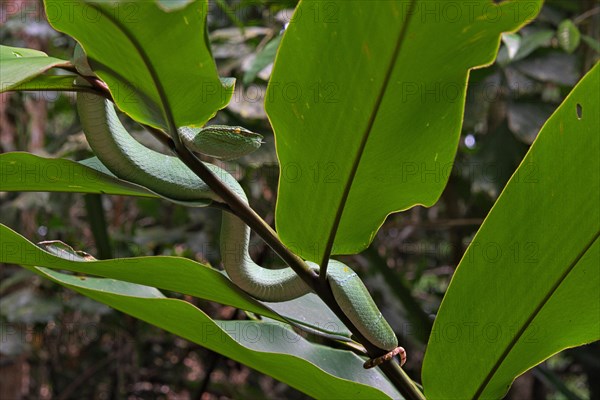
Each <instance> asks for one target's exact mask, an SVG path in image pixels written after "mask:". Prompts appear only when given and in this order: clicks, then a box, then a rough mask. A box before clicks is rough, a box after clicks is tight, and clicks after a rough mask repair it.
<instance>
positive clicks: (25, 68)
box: [0, 45, 71, 93]
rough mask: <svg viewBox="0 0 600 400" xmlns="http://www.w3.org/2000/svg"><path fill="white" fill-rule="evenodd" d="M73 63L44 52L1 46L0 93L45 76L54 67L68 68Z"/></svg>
mask: <svg viewBox="0 0 600 400" xmlns="http://www.w3.org/2000/svg"><path fill="white" fill-rule="evenodd" d="M70 65H71V63H70V62H69V61H66V60H61V59H58V58H54V57H48V55H47V54H46V53H44V52H41V51H38V50H33V49H23V48H19V47H9V46H2V45H0V70H1V71H2V74H0V93H2V92H6V91H8V90H13V88H15V87H17V86H19V85H20V84H22V83H24V82H26V81H28V80H30V79H32V78H35V77H36V76H38V75H41V74H43V73H44V72H46V71H48V70H49V69H51V68H54V67H68V66H70Z"/></svg>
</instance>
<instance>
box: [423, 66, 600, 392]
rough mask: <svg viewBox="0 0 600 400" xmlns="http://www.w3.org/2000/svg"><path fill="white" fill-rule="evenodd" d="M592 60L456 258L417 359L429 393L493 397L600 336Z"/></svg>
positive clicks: (598, 101)
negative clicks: (527, 373)
mask: <svg viewBox="0 0 600 400" xmlns="http://www.w3.org/2000/svg"><path fill="white" fill-rule="evenodd" d="M599 86H600V65H597V66H596V67H595V68H594V69H593V70H592V71H591V72H590V73H589V74H588V75H587V76H586V77H585V78H584V79H583V80H582V81H581V82H580V83H579V84H578V85H577V87H576V88H575V89H574V90H573V92H572V93H571V94H570V95H569V97H568V98H567V99H566V100H565V101H564V103H563V104H562V105H561V106H560V108H559V109H558V110H557V111H556V113H555V114H554V115H553V116H552V117H551V118H550V119H549V120H548V122H547V123H546V125H545V126H544V128H543V129H542V131H541V132H540V134H539V136H538V138H537V139H536V141H535V143H534V144H533V146H532V147H531V149H530V151H529V153H528V154H527V156H526V157H525V159H524V160H523V162H522V164H521V166H520V167H519V169H518V170H517V172H516V173H515V174H514V176H513V177H512V178H511V180H510V182H509V183H508V185H507V186H506V188H505V189H504V191H503V193H502V195H501V196H500V198H499V199H498V201H497V203H496V205H495V206H494V208H493V209H492V211H491V212H490V214H489V215H488V217H487V218H486V220H485V222H484V224H483V225H482V226H481V229H480V230H479V232H478V233H477V235H476V236H475V238H474V240H473V242H472V243H471V245H470V246H469V248H468V250H467V252H466V253H465V256H464V257H463V259H462V261H461V263H460V265H459V267H458V269H457V271H456V273H455V275H454V277H453V279H452V283H451V284H450V287H449V289H448V292H447V294H446V296H445V298H444V300H443V302H442V305H441V308H440V311H439V314H438V316H437V318H436V320H435V324H434V327H433V333H432V335H431V337H430V340H429V345H428V348H427V353H426V355H425V361H424V365H423V385H424V387H425V394H426V396H427V398H428V399H473V398H500V397H502V395H503V394H504V393H505V392H506V391H507V389H508V387H509V386H510V384H511V382H512V381H513V379H514V378H515V377H516V376H518V375H520V374H522V373H523V372H524V371H526V370H527V369H529V368H531V367H532V366H534V365H536V364H538V363H540V362H541V361H543V360H544V359H546V358H548V357H549V356H551V355H552V354H555V353H557V352H559V351H560V350H563V349H565V348H568V347H573V346H578V345H581V344H584V343H588V342H591V341H594V340H598V339H600V319H598V315H600V302H599V301H598V299H599V298H600V271H599V268H598V265H600V240H598V237H599V235H600V208H599V207H598V205H599V204H600V158H599V157H598V154H600V135H598V132H600V119H599V118H598V112H599V111H600V98H599V97H598V87H599Z"/></svg>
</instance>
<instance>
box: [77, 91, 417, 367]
mask: <svg viewBox="0 0 600 400" xmlns="http://www.w3.org/2000/svg"><path fill="white" fill-rule="evenodd" d="M77 108H78V111H79V115H80V118H81V124H82V127H83V131H84V133H85V136H86V138H87V141H88V143H89V145H90V147H91V148H92V150H93V151H94V153H95V154H96V156H97V157H98V158H99V159H100V161H101V162H102V163H103V164H104V165H105V166H106V167H107V168H108V169H109V170H110V171H111V172H112V173H114V174H115V175H116V176H117V177H119V178H121V179H124V180H126V181H130V182H133V183H136V184H139V185H142V186H144V187H147V188H149V189H151V190H153V191H154V192H156V193H158V194H161V195H164V196H166V197H169V198H172V199H175V200H179V201H194V200H206V199H209V200H212V201H217V202H222V200H221V199H220V198H219V197H218V196H217V195H216V194H215V193H213V192H212V191H211V190H210V188H209V187H208V186H207V185H206V183H204V182H203V181H202V180H201V179H200V178H198V177H197V176H196V174H194V173H193V172H192V171H191V170H190V169H188V167H187V166H186V165H185V164H184V163H183V162H182V161H181V160H180V159H179V158H177V157H173V156H168V155H165V154H162V153H159V152H156V151H153V150H151V149H149V148H147V147H145V146H144V145H142V144H140V143H139V142H138V141H136V140H135V139H134V138H133V137H132V136H131V135H130V134H129V132H127V130H126V129H125V128H124V126H123V125H122V124H121V122H120V121H119V118H118V116H117V113H116V111H115V107H114V105H113V104H112V102H110V101H109V100H106V99H104V98H103V97H100V96H98V95H94V94H88V93H79V94H78V95H77ZM179 135H180V137H181V139H182V141H183V142H184V143H185V144H186V146H187V147H188V148H189V149H190V150H193V151H197V152H200V153H204V154H206V153H209V154H210V155H212V156H217V157H220V158H235V157H239V156H241V155H243V154H245V153H249V152H251V151H253V150H255V149H256V148H258V146H260V143H261V138H262V136H261V135H258V134H256V133H253V132H250V131H248V130H246V129H244V128H241V127H228V126H209V127H207V128H201V129H199V128H180V129H179ZM206 165H207V167H208V168H210V170H211V171H212V172H213V173H214V174H215V175H216V176H217V177H219V178H220V179H221V181H223V182H224V183H225V184H226V185H227V186H228V187H229V188H230V189H231V190H232V191H233V192H234V193H235V194H236V195H237V196H239V197H240V198H241V199H243V200H244V201H245V202H246V203H247V202H248V200H247V197H246V194H245V193H244V191H243V189H242V188H241V186H240V184H239V183H238V182H237V181H236V180H235V179H234V178H233V176H231V175H230V174H229V173H227V172H225V171H224V170H222V169H221V168H219V167H217V166H215V165H212V164H208V163H207V164H206ZM249 240H250V228H249V227H248V226H247V225H246V224H245V223H244V222H242V221H241V220H240V219H238V218H237V217H236V216H235V215H233V214H231V213H229V212H223V216H222V226H221V238H220V243H221V256H222V261H223V266H224V268H225V270H226V271H227V275H228V276H229V278H230V279H231V280H232V281H233V282H234V283H235V284H236V285H237V286H239V287H240V288H241V289H242V290H244V291H245V292H247V293H248V294H250V295H251V296H253V297H255V298H257V299H259V300H264V301H270V302H280V301H288V300H292V299H295V298H297V297H300V296H302V295H304V294H306V293H308V292H310V291H311V289H310V288H309V287H308V286H307V285H306V284H305V283H304V281H302V279H301V278H300V277H299V276H298V275H297V274H296V273H295V272H294V271H293V270H292V269H291V268H289V267H287V268H284V269H275V270H272V269H266V268H263V267H261V266H259V265H257V264H255V263H254V262H253V261H252V259H251V258H250V255H249V253H248V245H249ZM307 264H308V265H309V267H310V268H311V269H313V270H315V271H318V270H319V266H318V265H317V264H315V263H312V262H308V261H307ZM327 280H328V282H329V285H330V287H331V290H332V292H333V295H334V297H335V299H336V301H337V302H338V304H339V306H340V308H341V309H342V311H343V312H344V313H345V314H346V316H347V317H348V318H349V319H350V321H352V323H353V324H354V325H355V326H356V328H357V329H358V330H359V331H360V332H361V333H362V334H363V335H364V336H365V338H367V339H368V340H369V341H370V342H371V343H372V344H374V345H375V346H377V347H379V348H381V349H383V350H386V351H389V352H390V353H388V354H392V353H394V352H395V353H394V354H401V356H402V361H404V357H405V353H404V349H402V348H401V347H397V346H398V341H397V338H396V335H395V334H394V331H393V330H392V328H391V327H390V326H389V324H388V323H387V321H386V320H385V319H384V318H383V316H382V315H381V312H380V311H379V309H378V308H377V306H376V304H375V302H374V301H373V299H372V298H371V296H370V294H369V292H368V291H367V288H366V287H365V285H364V284H363V282H362V281H361V280H360V278H359V277H358V276H357V274H356V273H355V272H354V271H352V269H350V268H349V267H348V266H346V265H344V264H343V263H341V262H339V261H336V260H330V261H329V264H328V268H327ZM388 358H389V357H388Z"/></svg>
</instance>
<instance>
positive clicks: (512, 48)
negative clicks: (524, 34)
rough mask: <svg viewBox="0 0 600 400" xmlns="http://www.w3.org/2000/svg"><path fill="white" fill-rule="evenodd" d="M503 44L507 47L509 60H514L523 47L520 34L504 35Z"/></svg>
mask: <svg viewBox="0 0 600 400" xmlns="http://www.w3.org/2000/svg"><path fill="white" fill-rule="evenodd" d="M502 43H504V45H505V46H506V49H507V51H508V58H509V59H511V60H512V59H513V58H514V57H515V56H516V55H517V52H518V51H519V48H520V47H521V36H520V35H519V34H518V33H504V34H502Z"/></svg>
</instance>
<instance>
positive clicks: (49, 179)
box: [0, 152, 211, 207]
mask: <svg viewBox="0 0 600 400" xmlns="http://www.w3.org/2000/svg"><path fill="white" fill-rule="evenodd" d="M0 172H1V174H0V191H3V192H68V193H96V194H114V195H124V196H141V197H156V198H162V199H165V200H168V201H170V202H173V203H176V204H180V205H184V206H186V207H205V206H207V205H208V204H210V203H211V201H210V200H197V201H179V200H175V199H171V198H168V197H165V196H163V195H160V194H158V193H154V192H153V191H151V190H149V189H146V188H145V187H142V186H140V185H137V184H135V183H132V182H128V181H124V180H122V179H119V178H117V177H116V176H115V175H113V174H112V173H111V172H110V171H109V170H108V169H107V168H106V167H105V166H104V165H103V164H102V163H101V162H100V160H98V159H97V158H95V157H93V158H90V159H87V160H83V161H80V162H75V161H70V160H63V159H59V158H44V157H39V156H36V155H33V154H29V153H22V152H11V153H5V154H0Z"/></svg>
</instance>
